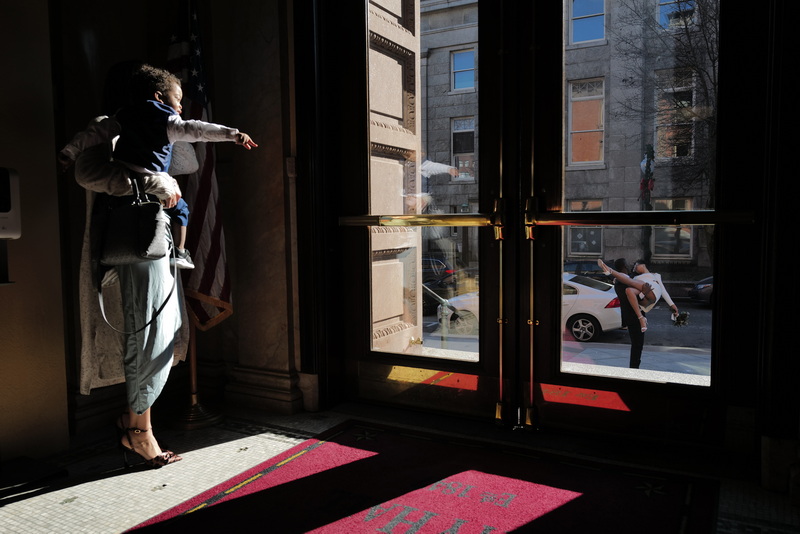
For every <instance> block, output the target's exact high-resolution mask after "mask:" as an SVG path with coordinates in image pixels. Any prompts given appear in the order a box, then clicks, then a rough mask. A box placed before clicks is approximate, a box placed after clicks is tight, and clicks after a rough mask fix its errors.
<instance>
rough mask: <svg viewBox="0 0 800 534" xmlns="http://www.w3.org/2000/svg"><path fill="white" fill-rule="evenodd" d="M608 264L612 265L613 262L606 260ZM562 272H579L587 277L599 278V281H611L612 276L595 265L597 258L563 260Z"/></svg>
mask: <svg viewBox="0 0 800 534" xmlns="http://www.w3.org/2000/svg"><path fill="white" fill-rule="evenodd" d="M606 263H607V264H608V265H613V262H606ZM564 272H565V273H569V274H579V275H581V276H586V277H587V278H593V279H595V280H600V281H601V282H611V281H612V277H611V275H610V274H606V273H604V272H603V269H601V268H600V266H599V265H597V260H591V261H590V260H576V261H572V260H570V261H565V262H564Z"/></svg>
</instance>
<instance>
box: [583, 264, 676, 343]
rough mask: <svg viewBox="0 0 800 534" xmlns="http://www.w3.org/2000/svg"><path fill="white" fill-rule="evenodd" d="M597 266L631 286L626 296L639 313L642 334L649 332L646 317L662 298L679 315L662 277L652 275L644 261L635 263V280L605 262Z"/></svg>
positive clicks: (627, 289)
mask: <svg viewBox="0 0 800 534" xmlns="http://www.w3.org/2000/svg"><path fill="white" fill-rule="evenodd" d="M597 265H599V266H600V268H601V269H603V272H605V273H606V274H610V275H611V276H613V277H614V278H616V279H617V280H619V281H620V282H621V283H623V284H625V285H627V286H629V287H628V288H626V289H625V295H626V296H627V297H628V302H630V303H631V306H632V307H633V309H634V311H638V313H637V314H636V315H637V317H638V319H639V326H640V327H641V328H642V332H644V331H646V330H647V317H645V314H646V313H647V312H649V311H650V310H652V309H653V306H655V305H656V303H657V302H658V301H659V300H660V299H661V298H663V299H664V300H665V301H666V302H667V304H668V305H669V307H670V309H671V310H672V313H673V314H674V315H675V316H677V315H678V307H677V306H675V303H674V302H673V301H672V298H671V297H670V296H669V293H667V288H666V287H665V286H664V282H663V281H662V280H661V275H660V274H658V273H651V272H650V271H649V270H648V269H647V265H645V263H644V262H643V261H642V260H639V261H637V262H636V263H634V264H633V268H632V269H631V272H632V273H633V274H634V277H635V278H631V277H630V276H628V275H627V274H624V273H621V272H618V271H615V270H614V269H612V268H611V267H609V266H608V265H606V264H605V263H604V262H603V260H597Z"/></svg>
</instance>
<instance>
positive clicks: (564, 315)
mask: <svg viewBox="0 0 800 534" xmlns="http://www.w3.org/2000/svg"><path fill="white" fill-rule="evenodd" d="M353 14H355V12H353ZM718 28H719V18H718V2H717V1H713V0H707V1H703V2H699V1H698V2H695V1H689V0H677V1H671V2H656V1H654V0H629V1H625V2H604V1H603V0H565V1H564V2H563V4H559V3H557V2H549V3H548V2H537V3H532V2H531V3H527V2H517V3H496V2H481V3H479V2H478V1H477V0H476V1H464V2H455V3H453V2H447V3H442V2H438V1H433V0H431V1H425V0H416V1H415V0H393V1H392V0H373V1H371V2H368V3H366V13H365V18H364V36H365V38H364V41H363V43H360V44H359V43H358V41H357V40H356V41H354V43H356V44H358V45H359V46H360V45H363V47H364V48H363V51H364V53H363V56H359V57H363V58H364V70H363V71H357V74H359V76H360V75H361V73H362V72H363V75H364V78H363V79H364V80H365V83H364V93H363V99H361V100H359V98H358V95H359V93H358V92H356V94H355V96H352V99H351V102H352V103H353V104H352V105H353V108H352V109H353V111H354V114H356V115H358V118H357V120H356V121H355V124H356V126H355V130H354V131H356V132H363V136H362V137H358V138H357V139H356V140H355V141H356V142H357V143H362V145H361V148H358V147H357V150H356V152H355V155H354V157H355V158H362V157H363V160H364V162H366V164H365V165H363V166H360V164H359V165H356V166H355V170H354V171H353V176H352V177H351V178H352V180H350V183H351V186H350V187H349V188H348V187H344V191H345V198H343V199H342V202H341V204H342V207H341V209H340V210H339V213H340V215H341V216H340V217H339V225H340V228H341V231H342V235H343V236H345V237H344V238H343V242H344V243H345V244H346V246H345V247H344V248H343V249H342V250H343V253H344V254H346V255H347V256H348V257H347V258H346V261H345V262H344V263H343V265H346V269H345V270H344V271H343V272H342V278H341V281H342V286H343V287H344V288H358V287H360V288H361V290H359V291H356V292H355V293H350V294H349V296H348V298H347V299H345V300H347V301H348V302H346V303H345V306H348V305H349V308H346V309H348V310H351V311H352V314H351V315H349V316H348V321H351V322H352V323H353V324H348V326H347V328H346V332H347V335H346V336H345V337H346V339H345V340H344V351H343V358H344V360H345V362H346V365H345V367H346V371H345V382H346V384H347V386H346V389H347V395H348V396H350V397H352V398H357V399H366V400H371V401H378V402H386V403H390V404H397V405H402V406H413V407H419V408H423V409H434V410H441V411H448V412H456V413H468V414H471V415H478V416H484V417H491V416H494V417H495V418H497V419H498V420H503V421H505V422H508V423H512V424H514V425H517V426H520V427H524V426H534V425H536V424H537V423H538V421H544V420H549V421H551V422H554V421H555V422H557V423H563V422H567V421H570V420H573V421H575V420H579V419H583V418H584V417H585V413H583V411H584V410H588V412H592V411H593V410H596V409H601V411H600V412H599V413H601V414H603V416H601V417H593V420H592V424H604V423H602V421H605V420H606V418H605V417H604V416H605V415H608V419H610V420H614V419H617V415H618V413H617V412H616V411H615V410H616V408H608V406H612V405H613V406H628V404H626V402H623V401H622V400H620V399H621V398H622V397H623V396H624V397H625V398H626V399H628V401H627V402H628V403H630V402H632V401H631V399H647V401H648V402H653V401H654V399H660V398H670V399H672V400H671V401H670V402H671V403H672V405H673V409H674V405H675V404H676V403H677V404H681V403H682V402H683V401H685V406H686V407H691V406H692V405H693V403H696V399H697V398H698V397H699V398H708V396H709V395H710V394H711V392H712V390H713V388H712V387H711V386H712V384H713V379H714V376H713V373H712V369H713V368H714V365H713V362H714V357H713V352H712V349H713V347H712V329H713V325H714V324H715V319H714V308H713V302H714V299H713V295H714V293H713V277H714V273H715V268H714V258H715V257H716V255H717V252H716V250H715V243H716V239H715V234H716V230H717V228H719V225H727V224H730V223H739V222H744V221H746V220H747V217H746V216H744V215H741V214H735V213H729V212H725V211H720V210H718V209H717V206H716V204H715V199H716V193H715V184H716V182H717V178H716V164H715V162H716V161H717V151H716V142H717V140H716V137H717V131H716V123H717V105H716V98H717V87H716V85H715V84H716V79H717V60H718V56H717V36H718ZM356 79H360V78H358V77H357V78H356ZM364 102H368V106H367V109H364V110H363V114H361V113H362V112H361V111H359V109H358V108H357V106H359V105H360V106H363V103H364ZM359 135H362V134H361V133H360V134H359ZM340 142H341V141H340ZM362 151H363V156H362ZM339 157H342V156H341V155H339ZM342 158H343V159H342V161H346V159H347V158H344V157H342ZM341 168H346V167H345V166H344V165H342V166H341ZM361 188H363V189H361ZM348 192H350V196H349V197H348V196H347V195H348ZM353 199H355V200H353ZM618 260H627V267H626V266H625V264H624V263H623V262H622V261H618ZM634 264H636V268H635V269H636V271H635V272H634V271H633V270H632V269H631V267H632V266H634ZM610 269H614V270H615V272H616V273H617V274H613V273H611V271H610ZM643 280H646V281H648V284H649V286H647V287H643V286H642V281H643ZM628 288H631V289H628ZM634 290H635V291H634ZM626 307H627V308H626ZM645 321H646V322H645ZM685 324H691V325H692V328H691V329H689V328H686V329H682V328H679V326H681V325H685ZM645 326H646V328H647V330H646V331H643V329H644V328H645ZM642 341H643V342H642ZM676 387H677V388H678V389H679V391H680V393H679V394H677V395H676V389H675V388H676ZM598 399H600V400H598ZM609 399H611V400H609ZM614 399H616V400H614ZM675 399H680V400H678V401H675ZM603 403H605V404H606V405H608V406H606V405H604V404H603ZM609 403H610V404H609ZM657 404H658V402H657V401H656V402H655V404H654V405H653V406H655V405H657ZM695 405H696V404H695ZM604 406H605V407H604ZM606 408H608V410H609V411H603V410H605V409H606ZM620 410H621V411H625V408H620ZM588 412H587V413H588ZM658 412H659V409H658V408H653V409H651V410H650V411H648V409H645V410H640V411H639V412H638V413H637V417H643V418H649V417H653V418H658V417H659V415H658ZM678 412H680V410H677V411H676V412H675V413H678ZM681 417H684V414H683V413H682V414H681ZM690 417H691V415H690Z"/></svg>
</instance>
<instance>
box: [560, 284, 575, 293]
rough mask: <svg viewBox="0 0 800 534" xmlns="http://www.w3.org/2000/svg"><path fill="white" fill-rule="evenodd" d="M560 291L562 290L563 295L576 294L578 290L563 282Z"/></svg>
mask: <svg viewBox="0 0 800 534" xmlns="http://www.w3.org/2000/svg"><path fill="white" fill-rule="evenodd" d="M562 291H563V293H564V295H577V294H578V290H577V289H575V288H574V287H572V286H568V285H567V284H563V289H562Z"/></svg>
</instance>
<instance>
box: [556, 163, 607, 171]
mask: <svg viewBox="0 0 800 534" xmlns="http://www.w3.org/2000/svg"><path fill="white" fill-rule="evenodd" d="M606 169H608V165H606V164H605V163H602V162H601V163H586V164H576V163H573V164H571V165H567V168H566V169H565V170H566V171H567V172H570V171H604V170H606Z"/></svg>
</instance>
